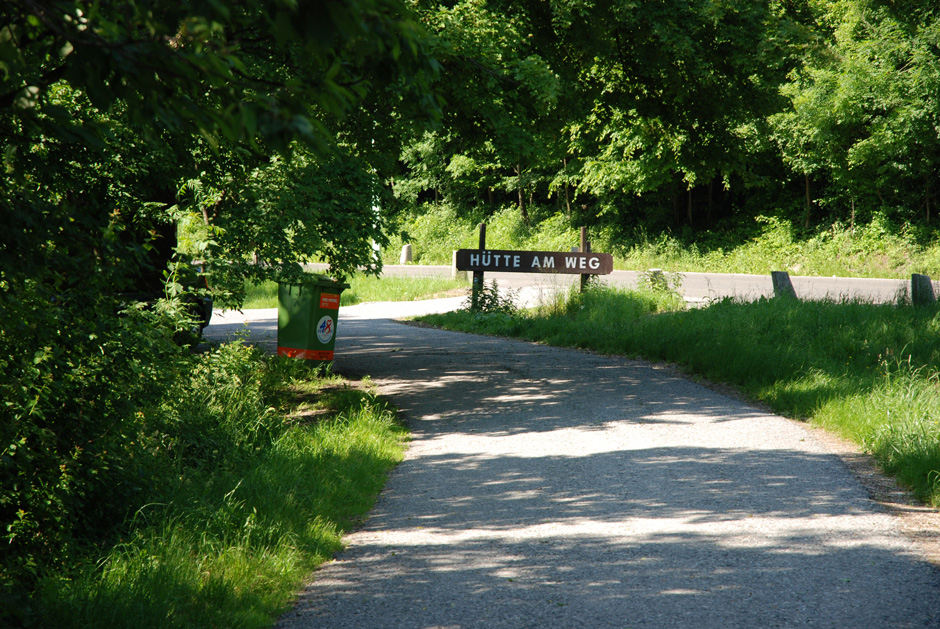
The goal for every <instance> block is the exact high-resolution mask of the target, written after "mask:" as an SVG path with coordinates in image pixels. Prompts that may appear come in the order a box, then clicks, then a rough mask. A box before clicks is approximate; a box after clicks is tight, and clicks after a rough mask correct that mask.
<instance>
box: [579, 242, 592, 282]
mask: <svg viewBox="0 0 940 629" xmlns="http://www.w3.org/2000/svg"><path fill="white" fill-rule="evenodd" d="M590 252H591V243H590V242H589V241H588V239H587V227H583V226H582V227H581V253H590ZM590 278H591V276H590V275H588V274H586V273H582V274H581V292H582V293H583V292H584V289H585V288H587V285H588V280H590Z"/></svg>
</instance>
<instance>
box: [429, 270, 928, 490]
mask: <svg viewBox="0 0 940 629" xmlns="http://www.w3.org/2000/svg"><path fill="white" fill-rule="evenodd" d="M423 320H424V321H426V322H429V323H432V324H435V325H441V326H443V327H448V328H452V329H460V330H463V331H470V332H474V331H476V332H483V333H491V334H499V335H505V336H516V337H519V338H524V339H528V340H533V341H540V342H545V343H550V344H553V345H559V346H568V347H578V348H584V349H592V350H595V351H599V352H603V353H608V354H625V355H630V356H639V357H644V358H647V359H652V360H663V361H668V362H672V363H675V364H678V365H680V366H682V367H683V368H684V369H686V370H687V371H688V372H690V373H693V374H696V375H699V376H702V377H704V378H707V379H708V380H711V381H713V382H719V383H726V384H730V385H733V386H735V387H736V388H738V389H739V390H740V391H741V392H742V393H744V394H745V395H747V396H749V397H751V398H753V399H756V400H760V401H763V402H765V403H767V404H768V405H769V406H771V407H772V408H773V409H774V410H775V411H777V412H780V413H782V414H785V415H788V416H791V417H795V418H801V419H808V420H810V421H812V422H814V423H816V424H818V425H821V426H823V427H826V428H827V429H830V430H833V431H835V432H837V433H839V434H841V435H843V436H845V437H847V438H850V439H852V440H854V441H855V442H856V443H858V444H859V445H860V446H862V447H863V448H865V449H867V450H868V451H870V452H872V453H874V454H875V455H876V456H877V457H878V459H879V460H880V461H881V463H882V465H883V466H884V468H885V470H886V471H888V472H889V473H892V474H895V475H896V476H897V478H898V479H899V480H900V481H901V482H902V483H904V484H906V485H907V486H909V487H911V488H912V489H914V490H915V492H916V493H917V495H918V496H919V497H920V498H921V499H923V500H925V501H927V502H929V503H931V504H933V505H935V506H940V478H938V477H940V375H938V374H940V310H938V309H937V308H933V307H931V308H914V307H911V306H909V305H904V304H902V305H884V304H867V303H861V302H848V301H846V302H840V303H835V302H799V301H796V300H780V299H770V300H767V299H761V300H759V301H756V302H751V303H741V302H736V301H734V300H731V299H726V300H724V301H721V302H718V303H715V304H713V305H711V306H709V307H707V308H700V309H699V308H696V309H691V310H684V309H682V308H681V307H675V305H674V302H673V304H670V303H669V302H663V301H657V300H656V299H655V298H654V297H651V296H650V295H649V294H648V293H637V292H630V291H623V290H615V289H609V288H601V289H595V290H593V291H591V292H589V293H587V294H585V295H577V294H576V295H572V296H571V297H570V298H569V299H568V300H567V301H565V302H563V303H562V304H558V303H553V304H549V305H548V306H543V307H542V308H541V309H539V310H536V311H533V312H529V313H525V314H521V315H519V316H516V317H488V316H480V315H474V314H472V313H469V312H458V313H449V314H446V315H434V316H428V317H424V318H423Z"/></svg>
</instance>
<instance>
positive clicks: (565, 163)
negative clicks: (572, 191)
mask: <svg viewBox="0 0 940 629" xmlns="http://www.w3.org/2000/svg"><path fill="white" fill-rule="evenodd" d="M561 164H562V166H564V167H565V209H566V210H567V211H568V216H571V197H569V196H568V158H567V157H565V158H564V159H562V160H561Z"/></svg>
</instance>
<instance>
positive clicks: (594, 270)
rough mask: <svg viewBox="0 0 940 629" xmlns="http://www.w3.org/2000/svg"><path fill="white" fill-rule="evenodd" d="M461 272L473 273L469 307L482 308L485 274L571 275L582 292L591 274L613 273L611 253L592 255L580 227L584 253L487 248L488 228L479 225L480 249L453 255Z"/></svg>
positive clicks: (460, 250) (584, 230)
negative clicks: (575, 277)
mask: <svg viewBox="0 0 940 629" xmlns="http://www.w3.org/2000/svg"><path fill="white" fill-rule="evenodd" d="M454 263H455V264H456V266H457V270H458V271H473V294H472V296H471V298H470V307H471V309H473V310H476V309H477V308H478V306H479V291H480V290H481V289H482V288H483V274H484V272H486V271H493V272H496V271H498V272H502V273H571V274H578V275H581V289H582V290H584V286H585V285H586V284H587V282H588V279H589V278H590V276H592V275H607V274H609V273H611V272H612V271H613V270H614V258H613V256H612V255H610V254H609V253H592V252H591V243H590V242H589V241H588V240H587V230H586V229H585V228H583V227H582V228H581V251H572V252H558V251H507V250H503V249H487V248H486V225H485V224H484V223H480V248H479V249H458V250H457V252H456V253H455V255H454Z"/></svg>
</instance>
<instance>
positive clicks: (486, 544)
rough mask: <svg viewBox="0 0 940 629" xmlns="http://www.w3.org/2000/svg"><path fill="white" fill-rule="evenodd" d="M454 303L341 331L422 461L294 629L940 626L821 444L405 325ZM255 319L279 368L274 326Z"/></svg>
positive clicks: (598, 368)
mask: <svg viewBox="0 0 940 629" xmlns="http://www.w3.org/2000/svg"><path fill="white" fill-rule="evenodd" d="M460 301H462V300H461V299H451V300H441V301H435V302H425V303H417V304H415V303H412V304H364V305H361V306H355V307H351V308H344V309H343V310H341V317H340V322H339V326H338V340H337V346H336V351H337V359H336V363H335V370H336V371H338V372H340V373H343V374H346V375H349V376H351V377H359V376H364V375H369V376H371V377H372V378H373V380H374V381H375V383H376V384H377V386H378V387H379V389H380V391H381V392H382V393H383V394H385V395H387V396H389V397H390V398H391V400H392V401H393V402H394V404H395V405H396V406H397V407H398V408H399V409H400V410H401V413H402V417H403V419H404V420H405V421H406V422H407V423H408V425H409V427H410V429H411V431H412V434H413V440H412V442H411V444H410V447H409V450H408V453H407V458H406V460H405V461H404V462H403V463H402V464H401V465H400V466H399V467H398V468H396V470H395V471H394V472H393V473H392V475H391V477H390V479H389V481H388V484H387V487H386V489H385V490H384V491H383V492H382V494H381V496H380V497H379V500H378V503H377V505H376V507H375V509H374V511H373V513H372V514H371V516H370V518H369V519H368V521H367V522H366V523H365V524H364V525H363V526H362V527H361V528H359V529H358V530H357V531H355V532H354V533H353V534H351V535H350V536H349V538H348V540H347V541H348V549H347V550H346V551H344V552H343V553H341V554H339V555H338V556H337V557H336V559H335V561H333V562H331V563H329V564H327V565H325V566H323V567H322V568H321V569H320V570H318V571H317V572H316V573H315V574H314V575H312V577H311V579H312V580H311V582H310V583H309V584H308V585H307V586H306V587H305V588H304V590H303V592H301V593H300V596H299V599H298V602H297V605H296V607H295V608H294V610H293V611H291V612H289V613H287V614H286V615H285V616H284V617H282V619H281V620H280V622H279V623H278V625H277V626H278V627H281V628H283V629H300V628H314V627H316V628H330V627H337V628H339V627H342V628H344V629H346V628H350V627H356V628H372V627H375V628H391V627H408V628H412V627H414V628H418V627H420V628H430V627H441V628H443V627H447V628H457V627H481V628H482V627H487V628H490V627H512V628H516V627H696V628H701V627H704V628H709V627H715V628H718V627H721V628H728V627H795V626H810V627H840V628H841V627H865V628H875V627H934V626H940V572H938V570H937V568H935V567H934V566H933V565H932V564H930V563H929V562H928V561H926V559H925V556H924V555H923V554H922V552H921V550H920V548H919V547H917V546H916V545H914V544H913V543H912V542H911V541H910V540H909V539H908V538H907V537H905V536H904V535H903V534H902V533H901V532H900V530H899V527H898V521H897V518H895V517H894V516H892V515H889V514H887V513H885V512H883V511H882V510H881V509H879V507H878V506H877V505H876V504H875V503H874V502H873V501H872V500H871V499H870V498H869V496H868V494H867V492H866V491H865V489H864V488H863V487H862V486H861V485H860V484H859V482H858V480H857V479H856V478H855V476H853V475H852V474H851V473H850V472H849V471H848V470H847V468H846V467H845V466H844V464H843V463H842V460H841V459H840V458H839V457H838V456H836V455H835V454H834V453H833V452H832V451H830V450H829V449H828V447H827V446H826V445H825V444H824V442H823V441H822V440H820V439H818V438H817V435H816V433H814V431H813V430H811V429H808V428H807V427H806V426H804V425H802V424H800V423H797V422H793V421H790V420H787V419H784V418H781V417H777V416H774V415H771V414H768V413H766V412H763V411H761V410H759V409H757V408H754V407H752V406H750V405H748V404H746V403H742V402H740V401H738V400H736V399H733V398H730V397H727V396H724V395H722V394H720V393H717V392H715V391H713V390H711V389H708V388H706V387H703V386H700V385H698V384H695V383H693V382H691V381H689V380H688V379H686V378H683V377H681V376H679V375H677V374H676V373H674V372H672V371H671V370H670V369H668V368H665V367H660V366H654V365H650V364H647V363H643V362H637V361H630V360H625V359H621V358H609V357H601V356H596V355H593V354H589V353H584V352H577V351H571V350H562V349H555V348H550V347H543V346H538V345H533V344H529V343H522V342H516V341H509V340H504V339H495V338H485V337H477V336H472V335H465V334H458V333H450V332H444V331H439V330H433V329H425V328H419V327H414V326H408V325H403V324H401V323H397V322H395V321H393V320H392V318H393V317H396V316H400V315H404V314H408V313H410V312H412V311H414V310H415V309H416V308H417V309H423V310H425V311H427V310H433V309H441V310H445V309H450V308H453V307H456V306H457V305H459V303H460ZM247 318H250V319H254V320H255V321H254V322H253V323H252V324H251V325H252V338H254V339H256V340H258V342H259V343H260V344H261V345H262V346H266V347H271V346H272V345H273V340H274V338H275V337H276V313H275V311H260V312H255V313H250V314H249V316H248V317H247ZM237 319H238V316H237V315H236V316H231V317H230V319H229V323H227V324H226V323H225V319H222V318H219V317H216V318H215V319H214V325H213V326H210V328H209V334H210V336H214V337H215V338H224V337H226V336H227V335H229V334H231V333H232V332H233V330H234V329H235V328H236V327H238V326H239V325H240V324H239V322H238V321H237ZM226 326H230V327H226Z"/></svg>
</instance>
